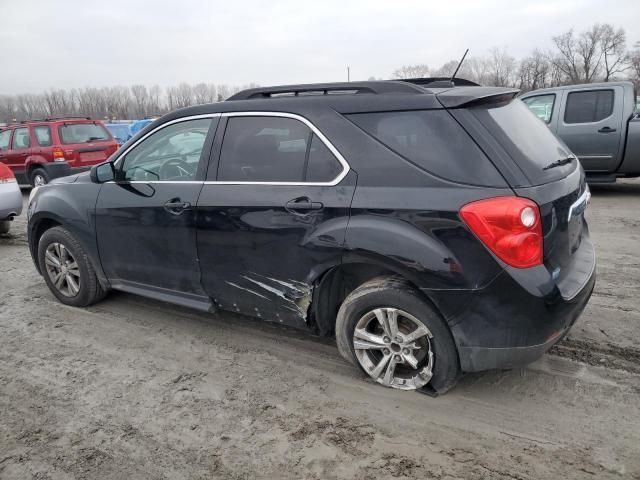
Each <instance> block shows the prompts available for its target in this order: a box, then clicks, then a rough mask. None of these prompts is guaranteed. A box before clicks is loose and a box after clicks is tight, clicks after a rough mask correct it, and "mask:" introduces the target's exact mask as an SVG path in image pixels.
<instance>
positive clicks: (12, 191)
mask: <svg viewBox="0 0 640 480" xmlns="http://www.w3.org/2000/svg"><path fill="white" fill-rule="evenodd" d="M20 213H22V193H21V192H20V188H19V187H18V182H16V177H15V176H14V175H13V172H12V171H11V170H10V169H9V167H7V166H6V165H4V164H2V163H0V234H4V233H8V232H9V226H10V225H11V220H12V219H13V217H16V216H18V215H20Z"/></svg>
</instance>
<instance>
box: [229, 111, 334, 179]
mask: <svg viewBox="0 0 640 480" xmlns="http://www.w3.org/2000/svg"><path fill="white" fill-rule="evenodd" d="M341 171H342V165H341V164H340V163H339V162H338V160H337V159H336V158H335V156H334V155H333V153H331V151H330V150H329V149H328V148H327V146H326V145H325V144H324V143H323V142H322V140H320V138H318V137H317V136H316V135H315V134H314V133H313V132H312V131H311V129H310V128H309V127H308V126H307V125H305V124H304V123H302V122H301V121H299V120H296V119H293V118H283V117H269V116H256V117H250V116H247V117H230V118H229V120H228V122H227V128H226V131H225V134H224V141H223V144H222V150H221V152H220V166H219V168H218V180H220V181H227V182H295V183H300V182H304V181H307V182H317V183H329V182H331V181H332V180H334V179H335V178H337V177H338V175H339V174H340V172H341Z"/></svg>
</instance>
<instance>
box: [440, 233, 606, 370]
mask: <svg viewBox="0 0 640 480" xmlns="http://www.w3.org/2000/svg"><path fill="white" fill-rule="evenodd" d="M581 250H583V251H584V252H585V257H588V260H585V261H583V262H580V263H579V264H576V265H573V268H572V270H575V272H574V273H575V276H576V277H580V284H579V285H577V286H576V284H575V281H577V279H572V281H571V285H565V283H568V281H562V282H559V281H558V278H556V277H554V276H553V274H551V273H550V272H549V271H548V270H547V268H546V267H544V266H539V267H534V268H531V269H525V270H518V269H511V268H507V269H505V270H504V271H503V272H502V273H501V274H500V275H499V276H498V277H497V278H496V279H495V280H494V281H493V282H492V283H491V284H489V285H488V286H486V287H484V288H482V289H480V290H474V291H446V292H445V291H441V292H431V293H432V299H433V300H434V302H435V303H436V305H437V306H438V308H439V310H440V311H441V313H442V314H443V315H444V317H445V319H446V320H447V323H448V324H449V326H450V328H451V332H452V334H453V337H454V340H455V342H456V345H457V347H458V353H459V358H460V366H461V368H462V370H463V371H465V372H475V371H481V370H490V369H500V368H515V367H521V366H524V365H526V364H528V363H531V362H533V361H535V360H537V359H538V358H539V357H541V356H542V355H543V354H544V353H545V352H546V351H547V350H548V349H549V348H551V347H552V346H553V345H554V344H555V343H557V342H559V341H560V340H561V339H562V338H563V337H564V336H565V335H566V333H567V332H568V331H569V329H570V328H571V327H572V326H573V324H574V323H575V321H576V320H577V319H578V317H579V316H580V314H581V313H582V311H583V310H584V308H585V307H586V305H587V303H588V301H589V298H590V297H591V293H592V292H593V288H594V285H595V282H596V274H595V256H594V255H593V248H592V245H591V241H590V239H589V237H588V234H587V235H585V237H584V239H583V247H582V248H581ZM569 287H571V288H569Z"/></svg>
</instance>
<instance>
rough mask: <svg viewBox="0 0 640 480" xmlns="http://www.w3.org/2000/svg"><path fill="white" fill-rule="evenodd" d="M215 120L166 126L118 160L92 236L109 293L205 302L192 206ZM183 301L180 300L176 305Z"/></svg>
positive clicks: (101, 198)
mask: <svg viewBox="0 0 640 480" xmlns="http://www.w3.org/2000/svg"><path fill="white" fill-rule="evenodd" d="M217 123H218V118H200V117H199V118H192V119H189V118H187V119H181V120H179V121H177V122H170V123H169V124H165V125H163V126H161V127H159V128H158V129H156V130H155V131H154V132H152V133H150V134H149V135H147V136H146V137H145V138H144V139H143V140H142V141H141V142H139V143H137V144H135V145H134V146H133V147H132V148H130V149H129V150H127V151H126V152H125V153H124V154H123V155H122V156H120V157H119V159H118V160H117V163H116V165H117V173H116V181H115V182H108V183H105V184H103V185H102V188H101V190H100V194H99V196H98V201H97V205H96V231H97V238H98V249H99V253H100V260H101V263H102V267H103V270H104V272H105V274H106V276H107V278H108V279H109V281H110V282H111V284H112V286H113V287H114V288H120V289H123V290H129V291H135V292H136V293H142V294H145V293H147V294H150V295H151V296H156V297H160V298H162V295H171V296H175V297H177V298H172V301H176V302H178V303H184V304H186V305H189V306H194V307H198V306H201V305H197V304H196V303H198V302H204V303H206V297H205V296H204V293H203V291H202V288H201V286H200V269H199V266H198V260H197V256H196V229H195V227H196V209H195V206H196V204H197V201H198V196H199V194H200V191H201V190H202V185H203V180H204V175H205V171H206V161H207V159H208V156H209V150H210V145H211V141H212V138H213V134H214V132H215V128H216V125H217ZM181 299H182V300H181Z"/></svg>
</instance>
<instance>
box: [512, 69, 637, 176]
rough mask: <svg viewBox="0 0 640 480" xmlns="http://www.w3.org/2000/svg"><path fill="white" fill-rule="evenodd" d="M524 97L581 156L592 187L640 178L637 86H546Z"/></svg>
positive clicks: (604, 84)
mask: <svg viewBox="0 0 640 480" xmlns="http://www.w3.org/2000/svg"><path fill="white" fill-rule="evenodd" d="M520 99H521V100H522V101H523V102H524V103H525V104H526V105H527V106H528V107H529V108H530V109H531V111H532V112H533V113H535V114H536V115H537V116H538V117H539V118H540V119H541V120H543V121H544V122H546V123H547V125H548V126H549V128H550V129H551V130H552V131H553V132H554V133H555V134H556V135H557V136H558V137H560V138H561V139H562V140H563V141H564V142H565V143H566V144H567V145H568V146H569V148H570V149H571V151H573V153H575V154H576V156H577V157H578V158H579V159H580V162H581V163H582V166H583V168H584V169H585V171H586V173H587V180H588V181H589V182H590V183H597V182H615V181H616V179H617V178H620V177H638V176H640V115H639V113H638V111H637V107H636V93H635V89H634V85H633V83H631V82H608V83H591V84H585V85H568V86H564V87H553V88H544V89H541V90H534V91H532V92H528V93H526V94H524V95H522V96H521V97H520Z"/></svg>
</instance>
